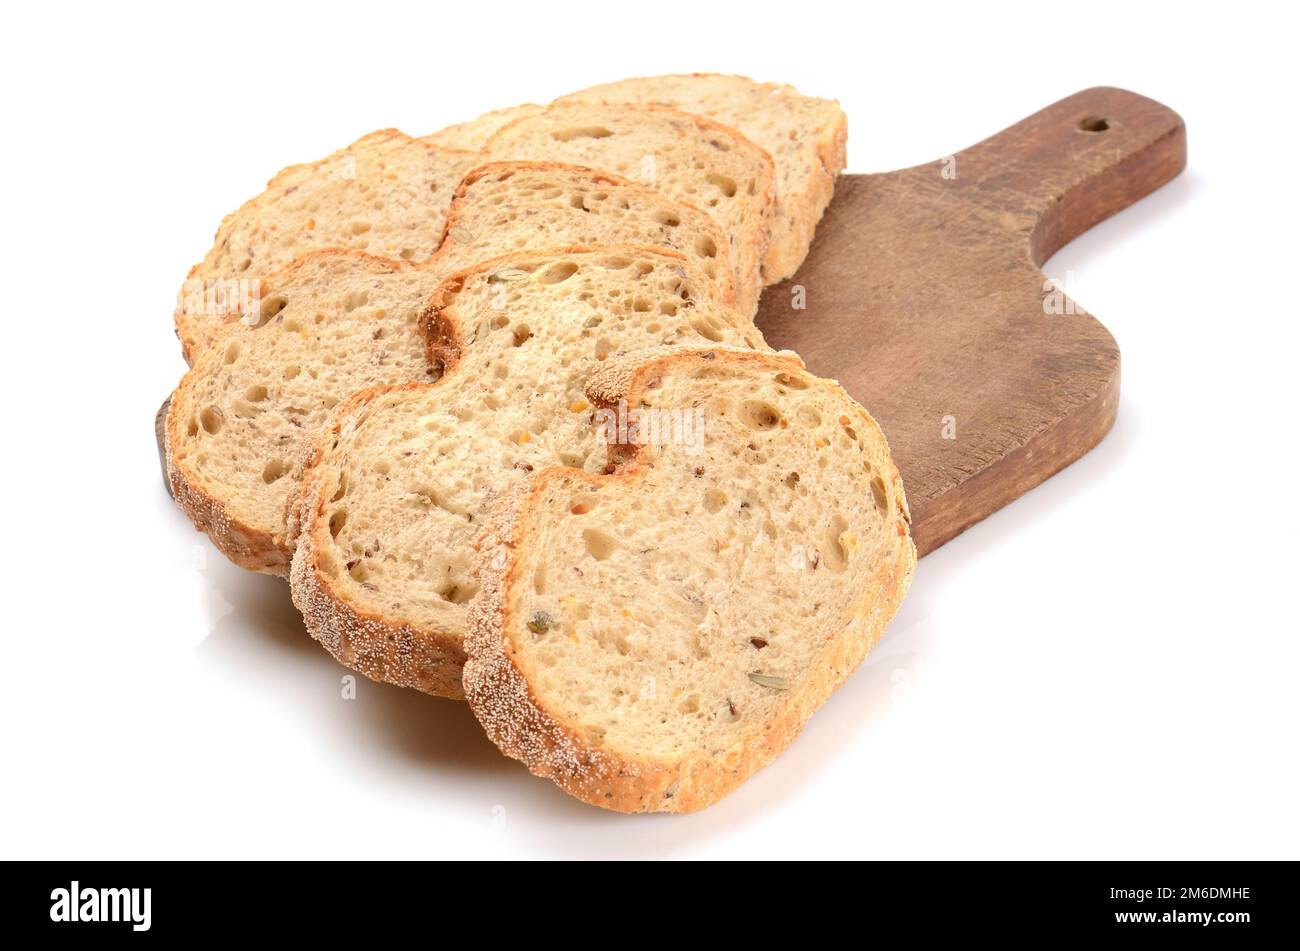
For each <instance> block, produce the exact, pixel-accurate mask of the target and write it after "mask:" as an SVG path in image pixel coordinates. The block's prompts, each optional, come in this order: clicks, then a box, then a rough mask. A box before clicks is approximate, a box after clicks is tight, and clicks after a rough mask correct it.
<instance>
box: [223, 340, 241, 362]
mask: <svg viewBox="0 0 1300 951" xmlns="http://www.w3.org/2000/svg"><path fill="white" fill-rule="evenodd" d="M238 359H239V342H238V341H236V342H234V343H232V344H231V345H230V346H228V347H226V366H230V365H231V364H232V363H234V362H235V361H236V360H238Z"/></svg>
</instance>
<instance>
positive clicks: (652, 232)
mask: <svg viewBox="0 0 1300 951" xmlns="http://www.w3.org/2000/svg"><path fill="white" fill-rule="evenodd" d="M447 231H448V234H447V237H446V239H445V240H444V241H443V243H442V246H441V248H440V250H439V252H438V253H437V255H436V256H435V257H434V258H433V259H432V260H431V261H430V262H428V263H427V264H425V265H422V266H416V265H412V264H409V263H407V262H403V261H393V260H389V259H386V258H378V257H375V256H372V255H367V254H365V253H362V252H350V251H338V250H326V251H320V252H314V253H312V254H311V255H308V256H305V257H304V258H300V259H299V260H298V261H296V262H294V264H292V265H290V266H289V267H288V268H287V269H285V270H282V271H281V272H279V273H278V274H277V275H273V276H272V277H270V278H268V279H267V280H266V282H265V284H266V288H265V292H264V296H263V297H262V298H261V299H260V303H259V307H260V309H259V310H258V311H257V312H256V315H254V313H252V312H250V313H249V314H247V315H245V316H246V318H247V319H246V320H243V321H240V320H236V321H235V322H234V323H233V324H231V325H228V326H225V327H224V328H223V330H222V337H221V345H220V346H218V347H215V348H213V349H212V350H211V351H210V352H209V353H205V354H204V355H203V356H202V357H200V358H199V360H198V362H196V363H195V365H194V367H193V368H192V369H191V370H190V372H189V373H188V374H186V376H185V378H184V379H183V380H182V381H181V384H180V386H179V387H178V388H177V390H176V393H175V394H174V396H173V398H172V408H171V411H170V413H169V415H168V421H169V422H168V429H167V440H166V442H167V447H168V453H169V465H168V471H169V480H170V483H171V485H172V488H173V495H174V496H175V498H176V499H177V501H178V502H179V503H180V505H181V507H182V508H183V509H184V510H185V511H186V513H187V514H188V515H189V516H190V518H191V519H192V520H193V522H194V524H195V525H196V526H197V527H198V528H199V529H200V530H201V531H204V532H207V534H208V535H210V536H211V538H212V540H213V542H214V543H215V544H216V545H217V547H218V548H219V549H221V551H223V552H224V553H225V554H226V555H227V556H229V557H230V558H231V559H232V560H233V561H234V562H235V563H236V564H239V565H242V566H244V567H246V568H250V569H253V570H257V571H266V572H270V573H274V574H284V573H286V572H287V570H288V564H289V556H290V555H291V554H292V538H291V536H290V535H289V534H288V533H287V531H286V525H285V517H284V508H285V504H286V502H287V500H288V498H289V496H290V495H291V494H292V492H293V490H294V488H295V486H296V483H297V477H296V474H295V469H296V464H297V461H298V459H299V456H300V455H301V453H302V450H303V447H304V446H305V445H306V442H307V439H308V438H309V436H310V435H311V433H312V432H313V431H314V430H315V429H316V428H318V427H319V426H320V425H321V424H322V423H323V422H324V421H325V417H326V415H327V414H328V412H329V410H330V408H331V407H332V406H334V405H335V404H336V403H338V402H339V401H340V400H342V399H343V398H345V397H347V396H349V395H350V394H351V393H352V392H354V391H355V390H358V389H361V388H365V387H371V386H379V385H391V384H396V383H403V382H411V381H425V380H429V379H431V377H430V375H429V374H430V370H431V369H432V367H431V366H430V364H429V363H428V361H427V360H426V357H425V350H424V341H423V339H422V338H421V337H420V336H419V335H418V334H417V332H416V317H417V316H418V313H419V311H420V308H421V307H422V306H423V304H424V302H425V299H426V298H427V297H428V295H429V294H430V293H432V292H433V290H434V289H435V288H436V287H437V286H438V284H440V283H441V282H442V280H443V279H444V278H446V277H447V276H449V275H450V274H451V273H453V272H454V271H455V270H456V269H457V268H458V267H463V266H465V265H467V264H469V263H477V262H479V261H481V260H483V259H488V258H492V257H494V256H498V255H501V254H504V253H507V252H511V251H516V250H518V249H532V248H539V247H548V246H549V247H554V246H565V245H575V244H576V245H582V244H619V243H636V244H641V245H652V246H661V247H664V248H667V249H670V250H680V251H681V252H683V253H684V254H685V255H686V256H687V257H688V258H689V260H691V261H692V262H694V263H695V264H696V265H697V266H698V267H699V268H700V270H701V271H702V272H703V273H704V274H705V275H706V276H708V277H710V278H715V280H714V283H715V284H718V285H719V287H718V293H719V296H720V299H721V301H722V304H723V305H724V306H727V307H730V306H731V303H732V300H731V292H732V287H733V285H732V284H731V275H730V267H729V265H728V263H727V261H728V259H727V247H726V237H725V235H724V234H723V233H722V231H721V229H719V228H718V226H717V225H716V224H715V223H714V222H713V221H712V219H710V218H709V216H708V215H706V214H704V213H703V212H700V211H697V210H695V209H691V208H686V207H683V206H679V205H677V204H675V203H673V202H671V201H669V200H668V199H666V198H664V197H663V196H661V195H660V194H659V193H658V192H655V191H654V190H653V189H650V188H647V187H646V186H644V185H638V184H636V183H633V182H628V181H625V180H623V179H619V178H616V177H615V176H612V175H607V174H605V173H601V172H592V171H590V170H589V169H583V168H577V167H574V166H566V165H556V164H548V163H501V164H496V165H488V166H484V167H482V168H479V169H477V170H475V171H474V172H472V173H471V174H470V175H469V176H467V177H466V179H465V181H463V182H462V183H461V185H460V187H459V188H458V189H457V191H456V196H455V198H454V200H453V202H452V210H451V212H450V214H449V216H448V226H447Z"/></svg>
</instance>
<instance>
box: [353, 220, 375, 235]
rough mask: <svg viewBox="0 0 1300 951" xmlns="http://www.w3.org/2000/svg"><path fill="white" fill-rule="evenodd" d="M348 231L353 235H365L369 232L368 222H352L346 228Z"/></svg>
mask: <svg viewBox="0 0 1300 951" xmlns="http://www.w3.org/2000/svg"><path fill="white" fill-rule="evenodd" d="M348 230H349V231H351V232H352V233H353V234H354V235H358V234H365V233H366V232H367V231H369V230H370V222H368V221H354V222H352V224H351V225H350V226H349V227H348Z"/></svg>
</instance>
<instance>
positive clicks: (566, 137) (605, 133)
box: [551, 125, 614, 142]
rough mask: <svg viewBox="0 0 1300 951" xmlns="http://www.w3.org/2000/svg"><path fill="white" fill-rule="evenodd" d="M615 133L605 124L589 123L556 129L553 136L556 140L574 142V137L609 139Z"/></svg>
mask: <svg viewBox="0 0 1300 951" xmlns="http://www.w3.org/2000/svg"><path fill="white" fill-rule="evenodd" d="M613 134H614V132H613V130H611V129H606V128H605V127H604V126H599V125H588V126H575V127H573V128H569V129H556V130H555V131H554V132H552V133H551V138H552V139H554V140H555V141H556V142H572V141H573V140H574V139H607V138H609V137H610V136H611V135H613Z"/></svg>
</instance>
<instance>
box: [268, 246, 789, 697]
mask: <svg viewBox="0 0 1300 951" xmlns="http://www.w3.org/2000/svg"><path fill="white" fill-rule="evenodd" d="M423 326H424V328H425V333H426V336H427V338H428V340H429V341H430V345H431V353H432V355H433V359H434V360H435V362H436V363H438V364H440V365H442V366H443V367H444V368H445V372H444V375H443V376H442V378H441V379H440V380H439V381H438V382H437V383H435V384H432V385H408V386H404V387H397V388H390V389H382V390H378V391H373V390H372V391H367V392H363V393H359V394H357V395H355V396H354V397H352V398H351V399H349V400H347V401H346V402H345V403H344V404H342V405H341V406H339V407H338V408H337V409H336V411H335V412H334V414H333V416H332V417H331V420H330V422H329V423H328V425H327V426H326V427H325V429H324V430H322V431H321V432H320V433H319V434H318V437H317V439H316V441H315V446H314V448H313V449H312V450H311V451H310V454H309V456H308V457H307V459H306V462H305V467H304V472H303V482H302V488H301V489H300V492H299V495H298V498H297V501H296V502H295V503H294V504H293V506H292V509H291V530H292V531H294V533H295V534H296V543H297V544H296V549H295V551H294V555H293V564H292V572H291V577H290V580H291V585H292V591H293V599H294V603H295V604H296V605H297V606H298V608H299V610H301V611H302V613H303V616H304V618H305V620H306V624H307V629H308V631H310V632H311V634H312V636H314V637H315V638H316V639H317V640H319V641H320V642H321V643H322V644H324V646H325V647H326V648H327V649H328V650H329V651H330V652H331V653H332V654H333V655H334V656H335V657H336V658H338V659H339V660H340V661H341V662H342V663H344V664H346V665H348V666H350V667H352V668H354V669H356V670H358V671H360V672H361V673H363V674H365V675H367V676H369V677H371V678H374V679H376V680H383V681H388V682H390V683H395V684H399V685H404V686H414V687H417V688H419V689H421V690H424V691H426V692H428V693H433V694H441V695H445V696H460V695H461V681H460V671H461V664H462V662H463V660H464V652H463V649H462V645H461V641H462V637H463V633H464V628H465V604H466V602H467V601H468V600H469V599H470V597H471V596H472V595H473V594H474V593H475V592H476V591H477V589H478V581H477V579H476V577H475V575H474V572H473V570H472V568H471V557H472V542H473V538H474V535H475V533H476V532H477V531H478V529H479V527H480V525H481V524H482V522H483V519H484V517H485V515H486V514H487V510H488V508H489V506H490V505H491V504H492V503H493V502H494V501H495V500H496V499H497V498H498V497H499V496H500V495H501V494H502V493H503V492H504V491H505V490H506V489H507V488H509V487H510V486H511V485H513V484H514V483H515V482H518V481H519V480H521V479H523V478H524V477H525V476H526V475H527V474H528V473H529V472H531V471H534V470H540V469H543V468H546V467H547V466H551V465H568V466H575V467H578V468H586V469H590V470H594V471H600V470H602V469H603V468H604V467H605V465H606V463H607V460H606V451H605V450H606V443H605V439H604V427H603V426H602V425H594V424H593V423H594V422H597V423H598V422H599V421H594V420H593V415H594V412H593V409H592V407H591V406H590V405H589V402H588V399H587V397H586V396H585V394H584V392H583V384H584V382H585V381H586V380H587V378H588V377H589V376H590V374H591V372H592V371H593V369H594V368H595V367H597V366H599V365H600V364H601V363H602V362H603V361H604V360H606V359H608V358H612V357H616V356H617V355H619V354H620V353H625V352H632V351H638V350H643V349H646V348H650V347H656V346H663V345H672V344H687V345H691V344H694V345H700V346H707V345H709V344H710V343H714V342H716V343H722V344H729V345H732V346H753V347H762V346H764V345H763V342H762V338H761V337H760V336H759V334H758V332H757V331H756V330H755V329H754V327H753V325H752V324H750V323H749V322H748V321H746V320H743V319H742V318H740V317H739V316H738V315H737V314H736V313H735V312H734V311H732V310H729V309H728V308H727V307H726V306H725V305H724V304H723V303H722V301H721V300H720V298H718V296H717V292H716V288H715V286H714V285H713V283H712V282H711V281H709V280H708V278H707V277H706V276H705V275H704V274H703V273H701V272H700V271H699V270H698V269H697V268H696V267H694V265H692V264H691V263H690V262H689V261H687V260H686V259H685V258H683V257H682V256H680V255H677V254H673V253H670V252H665V251H661V250H654V249H648V248H638V247H633V246H625V247H610V248H602V249H592V250H586V251H583V250H574V251H572V252H571V253H546V254H532V253H521V254H517V255H511V256H508V257H506V258H503V259H499V260H497V261H495V262H491V263H489V264H485V265H481V266H478V267H476V268H474V269H471V270H469V271H466V272H462V273H460V274H458V275H456V276H455V277H453V278H451V279H449V280H448V281H446V282H444V283H443V284H442V285H441V286H440V287H439V288H438V290H437V291H435V293H434V295H433V297H432V298H431V301H430V303H429V305H428V307H427V308H426V311H425V316H424V320H423Z"/></svg>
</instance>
